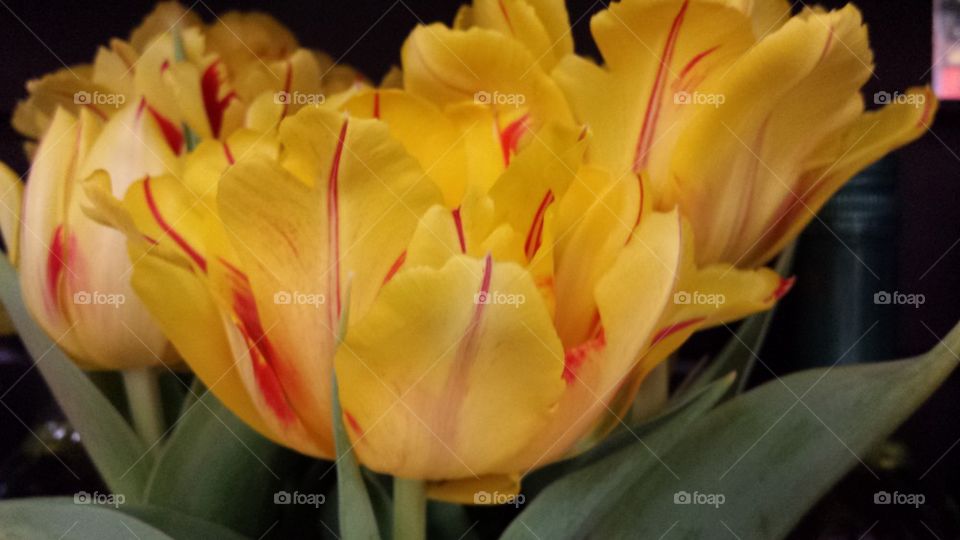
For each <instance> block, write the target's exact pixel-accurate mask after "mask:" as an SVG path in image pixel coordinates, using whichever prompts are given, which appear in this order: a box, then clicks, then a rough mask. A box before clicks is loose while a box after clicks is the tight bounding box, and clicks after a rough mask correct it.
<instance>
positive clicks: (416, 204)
mask: <svg viewBox="0 0 960 540" xmlns="http://www.w3.org/2000/svg"><path fill="white" fill-rule="evenodd" d="M280 139H281V142H282V143H283V146H284V153H283V154H282V157H281V159H282V162H283V165H284V167H281V166H280V165H279V164H277V163H275V162H272V161H270V160H267V159H265V158H263V157H262V156H252V157H248V158H247V159H245V160H242V161H240V162H238V163H237V164H236V165H235V166H233V167H232V168H231V169H229V170H228V171H227V172H226V174H225V175H224V178H223V180H222V181H221V183H220V185H219V188H218V189H219V193H218V198H217V200H218V207H219V212H220V215H221V217H222V218H223V222H224V224H225V227H226V230H227V233H228V236H229V239H230V241H231V242H232V243H233V245H234V248H235V249H236V251H237V253H238V255H239V269H238V270H237V272H238V273H240V272H242V274H243V276H244V279H249V286H250V289H251V292H252V296H251V298H249V299H248V300H246V302H248V303H250V304H252V305H251V306H249V307H248V308H246V311H247V312H249V317H248V319H249V318H252V317H253V316H256V319H257V320H258V321H259V322H258V325H259V326H261V327H262V332H263V333H264V335H265V337H264V340H266V343H268V344H269V347H270V351H269V352H267V351H264V354H263V356H265V357H267V358H266V360H267V362H268V363H269V364H270V367H271V368H272V370H273V371H274V372H275V373H276V378H277V383H278V385H279V387H280V389H281V390H282V393H283V396H284V397H285V400H286V402H288V404H289V407H290V408H291V409H292V414H288V411H286V410H285V409H283V408H282V407H275V409H274V410H272V411H270V410H268V411H267V413H271V412H272V413H274V414H275V415H276V416H278V417H281V419H283V418H287V417H291V416H292V417H296V418H297V419H299V420H300V421H302V422H303V423H304V424H305V425H306V426H307V429H308V430H309V431H310V433H311V434H313V435H314V436H315V437H316V439H317V440H318V441H319V442H318V444H320V446H321V448H332V433H331V430H330V423H329V417H330V406H331V405H330V389H329V373H330V369H331V368H332V358H333V352H334V347H335V338H336V329H337V326H338V322H339V320H340V316H341V313H342V311H343V309H346V308H345V307H344V306H343V302H345V301H346V299H347V296H346V291H347V287H348V285H347V283H349V284H350V285H349V287H350V296H349V298H350V302H351V304H350V313H351V314H355V315H356V316H361V315H362V314H363V313H364V311H365V310H366V307H367V306H369V304H370V303H371V302H372V301H373V298H374V297H375V296H376V294H377V292H378V291H379V289H380V286H381V284H382V283H383V281H384V279H385V277H386V276H387V275H388V273H389V272H390V270H391V266H392V265H393V264H394V261H396V260H397V259H399V258H400V257H401V256H402V254H403V252H404V249H405V247H406V244H407V242H408V241H409V238H410V236H411V235H412V233H413V229H414V227H415V226H416V223H417V219H418V217H419V216H420V215H421V214H423V212H425V211H426V209H427V208H428V207H429V206H430V205H433V204H436V203H437V202H439V201H440V194H439V192H438V191H437V190H436V188H435V187H434V186H433V185H432V183H431V182H430V181H429V179H427V178H425V177H424V176H423V173H422V171H420V169H419V167H418V166H417V163H416V161H415V160H414V159H413V158H411V157H410V156H408V155H407V154H406V153H405V152H404V150H403V148H402V146H400V145H399V144H398V143H397V142H396V141H394V140H393V139H392V138H390V136H389V133H388V130H387V127H386V126H385V125H383V124H382V123H380V122H376V121H373V120H362V119H358V118H350V119H347V118H345V117H343V116H342V115H340V114H338V113H334V112H332V111H326V110H323V109H313V108H307V109H302V110H301V111H300V112H299V113H298V114H297V115H295V116H293V117H290V118H288V119H286V120H285V121H284V122H283V123H282V125H281V128H280ZM265 180H266V181H265ZM235 294H236V293H234V295H235ZM233 303H234V304H236V300H234V302H233ZM240 315H242V314H240ZM241 318H244V317H241ZM249 326H250V325H249V323H248V327H249ZM247 330H248V332H249V333H251V334H255V333H258V332H260V331H257V332H254V331H253V329H250V328H248V329H247ZM308 334H309V335H311V336H313V338H312V340H311V345H310V346H309V347H304V346H303V336H304V335H308ZM247 337H248V338H252V339H253V341H258V340H257V337H256V336H255V335H250V336H247ZM259 390H263V391H264V392H266V391H267V390H268V389H266V388H260V389H259ZM265 414H266V413H265Z"/></svg>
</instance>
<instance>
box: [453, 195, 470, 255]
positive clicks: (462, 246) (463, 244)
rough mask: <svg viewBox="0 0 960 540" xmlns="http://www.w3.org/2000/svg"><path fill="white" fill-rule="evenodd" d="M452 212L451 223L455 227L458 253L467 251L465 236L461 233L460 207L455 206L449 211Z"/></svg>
mask: <svg viewBox="0 0 960 540" xmlns="http://www.w3.org/2000/svg"><path fill="white" fill-rule="evenodd" d="M451 213H452V214H453V224H454V225H456V227H457V239H458V240H460V253H466V252H467V238H466V236H464V234H463V218H461V217H460V207H459V206H458V207H456V208H454V209H453V211H452V212H451Z"/></svg>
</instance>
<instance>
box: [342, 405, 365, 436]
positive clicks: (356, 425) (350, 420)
mask: <svg viewBox="0 0 960 540" xmlns="http://www.w3.org/2000/svg"><path fill="white" fill-rule="evenodd" d="M343 417H344V418H346V419H347V425H348V426H350V429H352V430H353V431H355V432H356V434H357V435H359V436H361V437H363V429H361V428H360V422H357V419H356V418H355V417H354V416H353V415H352V414H350V413H349V412H348V411H343Z"/></svg>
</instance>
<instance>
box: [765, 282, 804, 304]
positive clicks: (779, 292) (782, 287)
mask: <svg viewBox="0 0 960 540" xmlns="http://www.w3.org/2000/svg"><path fill="white" fill-rule="evenodd" d="M796 282H797V277H796V276H793V277H790V278H780V284H779V285H777V288H776V289H775V290H774V291H773V293H771V294H770V296H768V297H767V299H766V300H764V301H765V302H776V301H777V300H780V299H781V298H783V297H784V296H786V295H787V293H788V292H790V289H792V288H793V284H794V283H796Z"/></svg>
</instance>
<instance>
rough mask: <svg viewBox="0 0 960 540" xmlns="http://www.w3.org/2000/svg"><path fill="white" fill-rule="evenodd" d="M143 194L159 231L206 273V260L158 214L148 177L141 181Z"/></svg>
mask: <svg viewBox="0 0 960 540" xmlns="http://www.w3.org/2000/svg"><path fill="white" fill-rule="evenodd" d="M143 194H144V197H145V198H146V199H147V207H148V208H150V213H151V214H152V215H153V219H154V221H156V222H157V225H159V226H160V229H162V230H163V232H164V233H166V235H167V236H169V237H170V239H171V240H173V242H174V243H175V244H177V246H178V247H180V249H182V250H183V251H184V253H186V254H187V256H188V257H190V258H191V259H192V260H193V262H194V263H195V264H196V265H197V266H199V267H200V269H201V270H203V271H204V273H206V271H207V260H206V259H205V258H204V257H203V255H201V254H200V252H199V251H197V250H196V249H194V248H193V246H191V245H190V243H189V242H187V241H186V240H185V239H184V238H183V237H182V236H180V233H178V232H177V231H176V230H175V229H174V228H173V227H172V226H171V225H170V224H169V223H167V221H166V220H165V219H163V215H162V214H161V213H160V208H159V207H158V206H157V201H156V200H154V198H153V190H152V189H151V188H150V177H147V178H146V179H144V181H143Z"/></svg>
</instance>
